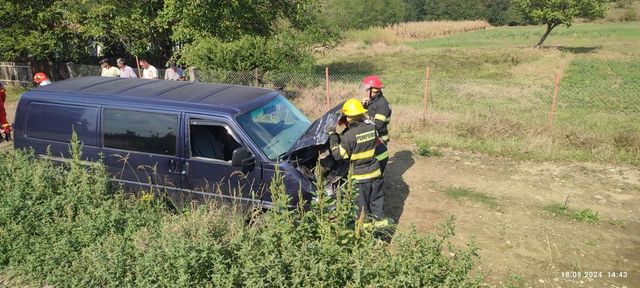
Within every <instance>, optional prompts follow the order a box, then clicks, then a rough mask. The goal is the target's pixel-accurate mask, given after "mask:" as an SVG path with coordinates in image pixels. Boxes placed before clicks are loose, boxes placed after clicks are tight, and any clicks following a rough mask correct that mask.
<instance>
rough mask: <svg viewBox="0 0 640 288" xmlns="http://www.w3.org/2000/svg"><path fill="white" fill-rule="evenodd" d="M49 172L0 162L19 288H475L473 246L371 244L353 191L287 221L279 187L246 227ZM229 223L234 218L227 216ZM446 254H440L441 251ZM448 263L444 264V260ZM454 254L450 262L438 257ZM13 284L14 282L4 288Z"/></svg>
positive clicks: (15, 156)
mask: <svg viewBox="0 0 640 288" xmlns="http://www.w3.org/2000/svg"><path fill="white" fill-rule="evenodd" d="M72 150H73V152H74V155H75V156H74V158H73V160H72V161H71V162H70V164H68V165H65V166H64V167H62V166H54V165H53V164H52V163H50V162H47V161H46V160H42V159H38V158H37V157H35V156H34V155H33V154H32V153H29V152H22V151H11V152H8V153H3V154H0V177H1V178H2V179H3V181H2V182H0V267H2V268H0V269H2V270H4V271H3V272H4V273H11V274H13V275H18V276H19V277H17V278H18V279H23V281H24V282H27V283H26V284H27V285H29V286H43V285H53V286H56V287H77V286H81V287H95V286H99V287H107V286H109V287H122V286H144V287H148V286H155V287H158V286H160V287H176V286H177V287H184V286H188V287H238V286H247V287H254V286H276V287H283V286H284V287H292V286H325V287H326V286H330V287H344V286H387V287H398V286H420V287H434V286H437V287H479V286H480V285H481V282H482V278H481V276H473V275H472V273H471V270H472V269H473V266H474V264H473V263H474V259H475V258H476V255H477V254H476V252H477V248H476V247H475V246H474V245H473V244H471V245H469V247H467V248H466V249H456V248H455V247H452V246H450V245H449V244H448V243H449V242H448V240H447V239H448V237H450V236H452V235H453V224H452V223H451V222H448V223H446V224H445V225H443V229H442V232H440V233H438V234H429V235H426V236H421V235H418V234H417V233H415V232H408V233H398V234H396V235H395V236H394V239H393V241H392V242H391V244H387V243H386V242H383V241H380V240H377V239H376V238H375V237H374V235H373V232H372V231H369V230H367V229H365V228H363V227H364V226H363V219H362V218H357V217H355V212H354V205H353V204H352V203H353V202H352V201H351V200H352V199H353V196H354V195H353V193H352V192H351V191H352V189H346V190H344V191H341V192H340V193H338V194H337V195H338V197H337V199H327V198H326V197H322V195H318V197H319V200H318V201H317V202H314V203H313V205H312V209H311V210H310V211H306V212H303V211H290V210H289V209H287V206H286V205H287V201H288V198H287V196H286V195H285V194H284V192H283V191H284V190H283V184H282V179H280V178H278V177H277V178H276V179H274V180H275V181H273V184H272V186H271V190H272V191H274V196H273V198H274V206H275V208H274V209H271V210H269V211H267V212H266V213H264V215H262V216H261V217H259V218H257V220H254V221H247V219H246V218H244V217H242V216H238V215H239V214H233V213H230V211H228V210H226V209H228V208H222V207H218V206H217V205H215V204H214V203H209V204H207V205H200V206H197V207H194V208H192V209H186V210H184V211H183V212H181V213H176V212H172V211H171V210H168V209H166V208H165V206H164V205H163V204H162V202H161V201H160V200H158V199H155V200H152V201H147V200H142V199H136V198H133V197H128V196H125V195H124V194H123V193H122V192H121V191H118V190H113V188H111V187H110V186H109V182H108V177H107V174H106V170H105V168H104V166H103V165H96V166H92V167H85V166H82V165H81V161H80V159H81V157H80V156H81V154H80V152H79V149H78V148H77V145H75V146H74V148H73V149H72ZM230 215H234V216H230ZM445 249H447V250H446V252H447V253H444V251H445ZM450 253H453V254H450ZM449 255H455V256H449ZM14 284H15V283H14Z"/></svg>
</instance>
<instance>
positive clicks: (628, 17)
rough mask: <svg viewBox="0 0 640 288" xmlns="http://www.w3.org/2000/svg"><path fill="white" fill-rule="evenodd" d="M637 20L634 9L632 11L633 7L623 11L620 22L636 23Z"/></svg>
mask: <svg viewBox="0 0 640 288" xmlns="http://www.w3.org/2000/svg"><path fill="white" fill-rule="evenodd" d="M637 19H638V18H637V13H636V9H633V7H628V8H627V9H626V10H625V11H624V16H623V17H622V21H629V22H632V21H636V20H637Z"/></svg>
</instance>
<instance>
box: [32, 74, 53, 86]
mask: <svg viewBox="0 0 640 288" xmlns="http://www.w3.org/2000/svg"><path fill="white" fill-rule="evenodd" d="M44 80H49V77H47V74H44V73H42V72H38V73H36V75H33V82H36V83H37V84H40V83H42V81H44Z"/></svg>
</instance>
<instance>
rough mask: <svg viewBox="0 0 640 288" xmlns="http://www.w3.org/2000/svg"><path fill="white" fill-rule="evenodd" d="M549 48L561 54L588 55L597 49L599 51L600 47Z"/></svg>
mask: <svg viewBox="0 0 640 288" xmlns="http://www.w3.org/2000/svg"><path fill="white" fill-rule="evenodd" d="M549 48H557V49H558V50H560V51H562V52H567V53H573V54H588V53H593V52H595V51H596V50H598V49H601V48H602V47H601V46H583V47H566V46H555V47H549Z"/></svg>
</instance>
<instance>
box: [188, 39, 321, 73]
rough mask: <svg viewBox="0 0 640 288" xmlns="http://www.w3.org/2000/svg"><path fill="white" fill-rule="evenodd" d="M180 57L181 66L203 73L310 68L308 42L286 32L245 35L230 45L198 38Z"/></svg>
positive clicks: (310, 57)
mask: <svg viewBox="0 0 640 288" xmlns="http://www.w3.org/2000/svg"><path fill="white" fill-rule="evenodd" d="M181 56H182V58H181V61H182V62H184V64H187V65H189V66H195V67H198V68H199V69H203V70H223V71H251V70H253V69H254V68H259V69H260V70H262V71H304V70H310V69H311V68H312V67H313V58H312V56H311V54H310V51H309V50H308V43H305V41H302V40H299V39H298V38H297V37H295V35H291V34H287V33H283V34H279V35H276V36H273V37H269V38H267V37H261V36H248V35H245V36H242V37H240V39H238V40H236V41H231V42H224V41H222V40H220V39H218V38H215V37H209V38H201V39H198V40H196V41H194V42H193V43H191V44H188V45H186V46H185V47H184V48H183V50H182V54H181Z"/></svg>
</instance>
